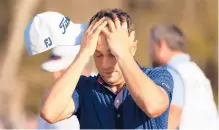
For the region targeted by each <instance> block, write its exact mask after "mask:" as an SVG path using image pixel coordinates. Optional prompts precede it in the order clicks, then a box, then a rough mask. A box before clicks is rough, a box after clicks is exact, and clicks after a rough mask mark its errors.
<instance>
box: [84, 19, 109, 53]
mask: <svg viewBox="0 0 219 130" xmlns="http://www.w3.org/2000/svg"><path fill="white" fill-rule="evenodd" d="M106 25H107V21H106V19H105V18H104V17H103V18H101V19H99V20H97V19H95V20H94V21H93V22H92V23H91V24H90V25H89V27H88V28H87V30H86V31H85V33H84V36H83V39H82V41H81V48H80V53H81V52H84V51H85V52H86V53H87V54H88V55H89V56H92V55H93V54H94V52H95V50H96V46H97V40H98V37H99V34H100V32H101V31H102V30H103V29H104V28H105V26H106Z"/></svg>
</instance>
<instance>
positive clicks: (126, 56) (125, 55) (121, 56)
mask: <svg viewBox="0 0 219 130" xmlns="http://www.w3.org/2000/svg"><path fill="white" fill-rule="evenodd" d="M115 57H116V59H117V61H118V60H125V59H129V58H133V56H132V55H131V54H130V53H129V52H127V53H120V54H118V55H115Z"/></svg>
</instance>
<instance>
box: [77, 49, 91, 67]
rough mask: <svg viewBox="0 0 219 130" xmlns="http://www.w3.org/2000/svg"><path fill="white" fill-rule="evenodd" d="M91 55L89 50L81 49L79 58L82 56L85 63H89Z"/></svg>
mask: <svg viewBox="0 0 219 130" xmlns="http://www.w3.org/2000/svg"><path fill="white" fill-rule="evenodd" d="M90 57H91V56H90V55H89V53H88V52H87V51H85V50H83V51H80V52H79V54H78V58H80V59H81V60H82V61H83V62H84V63H86V64H87V63H88V62H89V61H90Z"/></svg>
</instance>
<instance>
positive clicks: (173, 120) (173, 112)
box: [168, 104, 182, 129]
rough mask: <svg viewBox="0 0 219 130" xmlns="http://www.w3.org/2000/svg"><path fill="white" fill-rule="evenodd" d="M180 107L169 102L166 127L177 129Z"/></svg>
mask: <svg viewBox="0 0 219 130" xmlns="http://www.w3.org/2000/svg"><path fill="white" fill-rule="evenodd" d="M181 113H182V109H181V108H180V107H178V106H177V105H174V104H171V106H170V111H169V118H168V129H177V128H178V127H179V125H180V119H181Z"/></svg>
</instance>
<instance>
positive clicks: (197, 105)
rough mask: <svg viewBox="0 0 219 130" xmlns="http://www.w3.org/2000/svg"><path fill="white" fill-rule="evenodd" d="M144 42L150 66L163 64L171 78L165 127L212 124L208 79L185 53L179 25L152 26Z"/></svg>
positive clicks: (214, 109)
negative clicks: (171, 95) (170, 93)
mask: <svg viewBox="0 0 219 130" xmlns="http://www.w3.org/2000/svg"><path fill="white" fill-rule="evenodd" d="M148 45H149V47H148V49H149V51H148V52H149V56H150V59H151V61H152V65H153V67H158V66H165V67H166V68H167V70H168V71H169V72H170V73H171V75H172V76H173V80H174V89H173V98H172V102H171V107H170V113H169V123H168V128H169V129H177V128H180V129H191V128H210V127H211V125H215V124H214V123H213V122H215V121H216V117H217V109H216V104H215V102H214V99H213V93H212V88H211V84H210V81H209V80H208V78H207V77H206V76H205V74H204V73H203V72H202V70H201V69H200V68H199V67H198V65H197V64H196V63H194V62H193V61H192V60H191V59H190V56H189V54H187V53H186V39H185V36H184V34H183V33H182V31H181V30H180V28H178V27H177V26H176V25H174V24H157V25H155V26H153V27H152V29H151V30H150V36H149V44H148ZM212 127H213V126H212Z"/></svg>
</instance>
